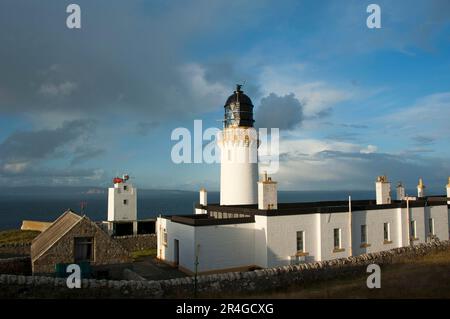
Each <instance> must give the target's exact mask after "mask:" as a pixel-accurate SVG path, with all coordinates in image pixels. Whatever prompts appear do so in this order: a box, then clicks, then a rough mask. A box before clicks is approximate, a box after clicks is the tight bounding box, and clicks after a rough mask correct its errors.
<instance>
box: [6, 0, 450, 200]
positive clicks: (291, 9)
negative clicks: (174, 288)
mask: <svg viewBox="0 0 450 319" xmlns="http://www.w3.org/2000/svg"><path fill="white" fill-rule="evenodd" d="M372 2H375V3H377V4H379V5H380V7H381V19H382V28H381V29H368V28H367V26H366V19H367V16H368V15H369V14H368V13H367V12H366V7H367V5H368V4H370V3H372ZM69 3H70V2H67V3H66V2H65V1H58V2H55V1H40V2H30V1H17V0H16V1H9V0H8V1H2V3H1V4H0V21H1V22H0V41H1V43H2V45H1V49H0V70H1V71H0V180H2V181H8V183H10V184H12V185H42V184H46V185H89V186H107V185H109V183H110V180H111V178H112V177H114V176H115V175H116V174H121V173H122V172H128V173H130V174H131V175H132V177H133V180H134V182H135V183H136V184H137V185H138V186H139V187H141V188H164V189H165V188H168V189H191V190H196V189H198V188H200V187H201V186H206V187H207V188H208V189H218V185H219V167H218V165H208V164H179V165H176V164H174V163H173V162H172V160H171V157H170V152H171V148H172V146H173V145H174V144H175V142H173V141H171V139H170V136H171V132H172V130H173V129H175V128H177V127H187V128H191V127H192V126H193V121H194V119H202V120H203V126H204V127H205V128H206V127H210V126H215V127H220V126H221V122H220V120H221V119H222V116H223V104H224V102H225V100H226V98H227V96H228V95H230V94H231V93H232V91H233V89H234V86H235V84H236V83H242V82H244V81H245V85H244V87H243V89H244V91H245V92H246V93H247V94H248V95H249V96H250V97H251V98H252V101H253V104H254V105H255V116H256V118H257V119H259V120H260V123H259V124H261V125H262V124H264V125H268V126H272V127H279V128H280V129H281V141H280V150H281V163H280V171H279V173H277V174H276V175H275V176H274V179H276V180H277V181H278V182H279V187H280V189H285V190H313V189H314V190H316V189H318V190H335V189H342V190H344V189H345V190H349V189H372V188H373V182H374V180H375V178H376V176H377V175H380V174H387V175H388V176H389V178H390V179H391V180H392V181H393V182H396V181H400V180H401V181H403V182H404V183H406V185H407V186H408V187H409V188H414V186H415V185H416V183H417V180H418V178H419V176H421V177H423V178H424V180H425V183H426V184H427V185H428V186H429V187H430V188H432V189H435V190H436V191H438V192H444V185H445V184H446V180H447V177H448V176H449V175H450V164H449V158H450V149H449V145H450V143H449V142H450V134H449V133H450V126H449V125H448V123H449V119H450V16H449V15H448V12H450V3H449V2H448V1H445V0H434V1H433V0H432V1H395V2H394V1H362V0H358V1H356V0H355V1H345V2H343V1H320V2H318V1H264V0H263V1H191V2H189V4H187V3H185V2H182V1H170V2H168V1H95V2H92V1H75V3H78V4H79V5H80V7H81V12H82V14H81V18H82V28H81V30H69V29H67V28H66V26H65V19H66V17H67V14H66V12H65V8H66V6H67V5H68V4H69ZM286 118H289V121H287V120H286ZM257 124H258V123H257Z"/></svg>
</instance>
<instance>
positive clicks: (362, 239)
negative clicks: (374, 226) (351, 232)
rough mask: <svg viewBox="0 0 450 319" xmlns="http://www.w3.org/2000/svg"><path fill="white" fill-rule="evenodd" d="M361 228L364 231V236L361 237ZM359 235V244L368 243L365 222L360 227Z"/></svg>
mask: <svg viewBox="0 0 450 319" xmlns="http://www.w3.org/2000/svg"><path fill="white" fill-rule="evenodd" d="M363 228H364V231H365V238H363ZM360 232H361V233H360V235H361V238H360V239H361V244H368V243H369V235H368V234H367V224H363V225H361V227H360Z"/></svg>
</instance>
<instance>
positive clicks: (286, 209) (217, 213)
mask: <svg viewBox="0 0 450 319" xmlns="http://www.w3.org/2000/svg"><path fill="white" fill-rule="evenodd" d="M448 200H450V198H447V197H445V196H429V197H424V198H419V199H416V200H410V201H409V207H411V208H414V207H426V206H446V207H450V206H448V205H447V201H448ZM351 203H352V212H357V211H366V210H383V209H391V208H406V207H407V202H406V201H405V200H403V201H398V200H394V201H392V203H391V204H384V205H377V204H376V201H375V200H352V201H351ZM348 204H349V203H348V201H321V202H298V203H278V208H277V209H270V210H260V209H258V205H227V206H224V205H220V204H210V205H206V206H203V205H200V204H197V205H196V206H195V208H198V209H203V210H206V211H207V212H208V214H198V215H172V216H162V217H164V218H167V219H170V220H171V221H173V222H177V223H181V224H186V225H192V226H210V225H227V224H241V223H252V222H254V221H255V216H268V217H270V216H289V215H308V214H329V213H347V212H348V211H349V205H348Z"/></svg>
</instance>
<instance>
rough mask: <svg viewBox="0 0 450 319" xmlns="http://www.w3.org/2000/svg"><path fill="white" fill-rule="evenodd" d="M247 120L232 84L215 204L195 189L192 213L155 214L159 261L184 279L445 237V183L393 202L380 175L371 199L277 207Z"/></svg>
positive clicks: (247, 105)
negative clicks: (439, 189) (439, 190)
mask: <svg viewBox="0 0 450 319" xmlns="http://www.w3.org/2000/svg"><path fill="white" fill-rule="evenodd" d="M253 123H254V120H253V105H252V102H251V100H250V98H249V97H248V96H247V95H245V94H244V93H243V92H242V91H241V89H240V86H238V87H237V89H236V91H234V93H233V94H232V95H231V96H230V97H229V98H228V100H227V102H226V103H225V120H224V129H223V131H222V134H221V136H220V138H219V141H218V143H219V146H220V148H221V176H220V178H221V181H220V203H216V204H208V201H207V192H206V190H204V189H202V190H200V203H199V204H198V205H197V206H196V214H195V215H177V216H160V217H158V219H157V222H156V233H157V255H158V258H159V259H160V260H163V261H165V262H167V263H170V264H172V265H174V266H177V267H178V268H179V269H180V270H182V271H185V272H187V273H190V274H193V273H195V272H198V273H214V272H221V271H238V270H247V269H252V268H257V267H262V268H266V267H276V266H283V265H289V264H296V263H302V262H311V261H321V260H329V259H335V258H342V257H348V256H352V255H359V254H364V253H371V252H378V251H382V250H388V249H392V248H397V247H403V246H409V245H415V244H418V243H424V242H427V241H430V240H434V239H440V240H447V239H449V220H450V217H449V215H450V211H449V207H450V206H449V205H450V178H449V181H448V185H447V194H446V195H442V196H426V195H425V185H424V183H423V180H422V179H420V180H419V183H418V185H417V196H416V197H407V196H406V195H405V189H404V187H403V185H402V184H399V185H398V186H397V189H396V195H397V196H396V199H395V200H393V199H391V184H390V182H389V181H388V179H387V177H386V176H379V177H378V178H377V180H376V182H375V190H376V200H351V199H350V198H349V200H348V201H323V202H306V203H278V201H277V184H276V182H275V181H272V180H271V178H270V177H268V176H267V175H266V174H264V175H263V177H262V178H261V180H260V181H258V163H257V160H256V161H255V160H254V158H255V156H256V154H257V148H258V137H257V135H256V134H255V130H254V128H253ZM242 158H246V159H247V160H244V161H242ZM236 159H239V160H236Z"/></svg>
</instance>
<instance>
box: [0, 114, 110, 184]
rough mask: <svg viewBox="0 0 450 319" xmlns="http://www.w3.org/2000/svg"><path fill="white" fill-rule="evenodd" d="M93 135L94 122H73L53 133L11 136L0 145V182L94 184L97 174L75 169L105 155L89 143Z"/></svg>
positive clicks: (30, 132) (94, 170) (43, 132)
mask: <svg viewBox="0 0 450 319" xmlns="http://www.w3.org/2000/svg"><path fill="white" fill-rule="evenodd" d="M93 132H95V121H93V120H73V121H65V122H64V123H63V124H62V125H61V126H59V127H57V128H54V129H41V130H35V131H20V132H14V133H12V134H11V135H9V136H8V137H7V138H6V139H5V140H4V141H3V142H1V144H0V180H4V179H8V180H13V181H14V185H29V184H31V185H34V184H49V185H54V184H60V183H61V184H65V183H66V184H80V183H81V184H82V183H86V182H89V181H91V182H93V181H97V180H98V179H99V178H100V176H102V171H101V170H99V169H94V168H76V167H75V166H77V165H79V164H82V163H84V162H86V161H88V160H90V159H92V158H95V157H97V156H100V155H103V154H104V153H105V150H104V149H102V148H98V147H96V146H95V145H94V144H91V143H90V142H89V140H90V139H91V136H92V134H93ZM55 161H56V162H58V161H62V162H67V161H68V163H69V165H65V164H61V163H55Z"/></svg>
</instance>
